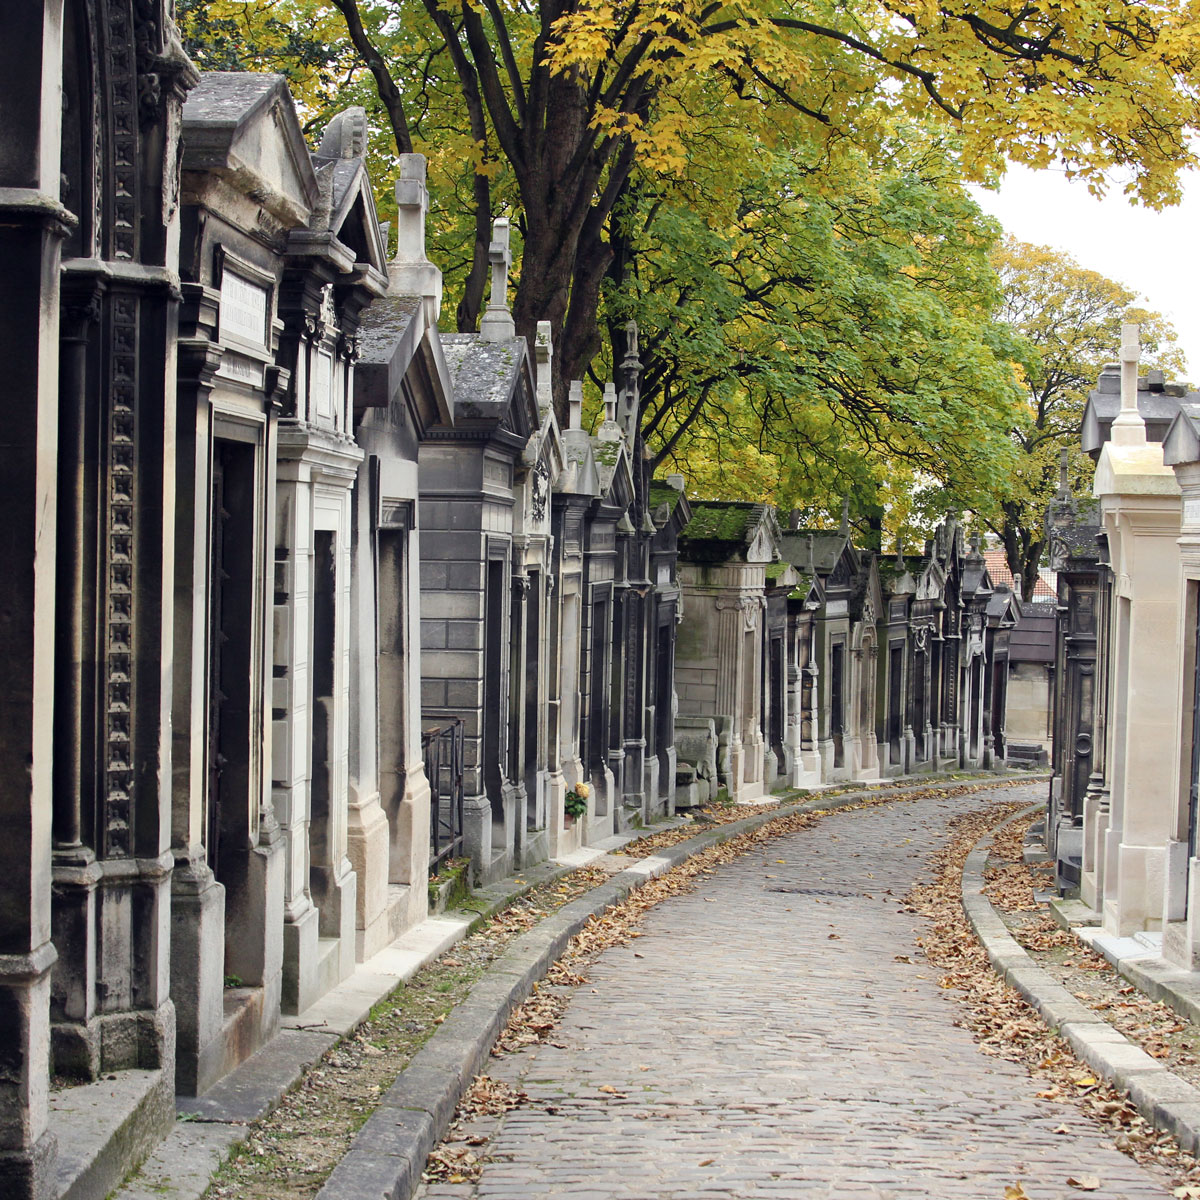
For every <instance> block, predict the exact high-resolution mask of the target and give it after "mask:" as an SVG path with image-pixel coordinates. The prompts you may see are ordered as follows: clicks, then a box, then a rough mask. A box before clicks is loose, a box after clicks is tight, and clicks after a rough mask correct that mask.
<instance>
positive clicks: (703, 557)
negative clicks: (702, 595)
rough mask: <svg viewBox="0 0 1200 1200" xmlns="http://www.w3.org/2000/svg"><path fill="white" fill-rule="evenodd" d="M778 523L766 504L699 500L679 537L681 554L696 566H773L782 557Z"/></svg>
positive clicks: (772, 511) (694, 503) (693, 505)
mask: <svg viewBox="0 0 1200 1200" xmlns="http://www.w3.org/2000/svg"><path fill="white" fill-rule="evenodd" d="M779 544H780V535H779V522H778V520H777V519H776V516H775V510H774V509H773V508H771V507H770V506H769V505H767V504H754V503H751V502H749V501H744V500H736V501H735V500H730V501H724V500H696V501H694V502H693V503H692V519H691V520H690V521H689V522H688V523H687V526H686V527H685V528H684V529H683V531H682V532H681V533H680V535H679V551H680V555H681V557H683V558H686V559H690V560H691V561H693V562H732V561H739V562H763V563H765V562H773V561H774V560H775V559H776V558H778V557H779Z"/></svg>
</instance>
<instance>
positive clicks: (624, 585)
mask: <svg viewBox="0 0 1200 1200" xmlns="http://www.w3.org/2000/svg"><path fill="white" fill-rule="evenodd" d="M0 68H2V69H0V111H3V112H4V114H5V118H6V121H5V132H4V134H3V137H0V289H2V291H3V295H4V297H5V307H4V311H3V313H2V314H0V352H3V355H4V361H5V363H6V370H7V390H6V393H5V395H6V426H5V436H4V438H3V439H0V500H2V501H3V506H4V512H5V521H4V524H3V533H2V535H0V536H2V538H3V545H2V549H3V553H4V562H5V571H4V572H3V575H2V576H0V682H2V684H3V686H2V687H0V695H2V696H3V712H2V716H3V720H2V721H0V817H2V819H3V828H4V833H5V836H4V838H3V840H2V841H0V1039H2V1043H3V1047H4V1049H3V1062H4V1069H3V1070H2V1071H0V1194H2V1195H3V1196H5V1197H12V1198H13V1200H33V1198H35V1197H36V1198H38V1200H45V1198H48V1197H59V1196H65V1195H70V1196H72V1197H102V1196H105V1195H107V1194H108V1193H109V1192H110V1191H111V1190H112V1189H113V1188H114V1187H115V1186H116V1184H117V1183H118V1182H119V1181H120V1179H121V1178H122V1176H123V1175H124V1174H125V1173H126V1172H127V1171H128V1170H129V1169H130V1168H131V1167H132V1166H134V1165H135V1164H136V1162H137V1161H138V1160H139V1159H140V1158H141V1157H144V1155H145V1154H146V1153H147V1152H148V1150H149V1149H150V1148H151V1147H152V1146H153V1144H154V1142H155V1141H156V1139H157V1138H158V1137H160V1136H161V1135H162V1133H163V1132H164V1131H165V1130H167V1129H168V1128H170V1126H171V1124H172V1122H173V1121H174V1119H175V1097H176V1096H189V1097H196V1096H201V1095H203V1093H205V1092H206V1091H207V1090H208V1089H210V1088H211V1087H212V1086H213V1085H214V1084H215V1083H217V1082H218V1081H220V1080H223V1079H227V1078H228V1077H229V1076H230V1074H231V1072H234V1071H235V1070H237V1069H238V1067H239V1065H240V1064H243V1063H245V1062H246V1061H247V1060H250V1059H253V1058H254V1056H255V1055H259V1054H264V1053H266V1054H269V1053H270V1048H271V1045H272V1039H273V1038H275V1036H276V1034H277V1033H278V1031H279V1030H280V1029H281V1028H282V1027H284V1026H285V1025H291V1026H300V1027H303V1026H304V1023H305V1014H306V1013H308V1012H310V1011H311V1010H312V1009H313V1006H314V1005H316V1004H318V1003H319V1002H320V1001H321V998H322V997H323V996H327V995H328V994H329V993H331V992H333V991H334V989H337V988H339V987H342V988H344V987H347V986H354V981H355V980H356V979H359V978H360V973H362V976H364V977H370V978H372V979H375V980H378V979H379V978H381V977H388V976H389V972H390V973H391V976H390V977H393V978H396V979H398V976H397V975H396V974H395V970H394V968H393V967H392V966H391V965H389V964H390V962H391V960H390V959H389V958H388V954H389V949H390V948H391V947H393V946H394V943H395V942H396V939H397V938H399V937H401V936H402V935H403V934H405V933H406V932H407V931H410V930H413V929H414V928H415V927H417V926H419V925H420V924H421V923H422V922H423V921H424V920H425V919H426V917H427V916H428V912H429V896H430V889H429V879H430V874H431V871H437V870H439V869H440V868H441V867H443V866H444V865H445V864H447V863H448V862H450V861H455V862H457V863H459V864H468V865H469V872H468V873H469V875H470V877H471V879H472V880H474V881H476V882H479V881H486V880H492V879H496V878H498V877H500V876H503V875H506V874H511V873H513V872H517V871H520V870H523V869H525V868H527V867H528V866H529V865H531V864H533V863H536V862H538V861H540V860H543V859H545V858H547V857H561V856H563V855H567V854H570V853H571V852H573V851H577V850H579V849H580V848H581V847H583V846H585V845H588V844H590V843H596V842H601V841H603V840H604V839H605V838H609V837H611V836H613V835H614V834H618V833H621V832H623V831H626V830H629V829H631V828H633V827H636V826H639V825H644V824H647V823H650V822H652V821H655V820H657V819H660V818H662V817H664V816H669V815H672V814H673V813H674V812H675V810H676V808H677V806H679V807H691V806H695V805H696V804H699V803H704V802H707V801H712V800H714V799H716V798H718V797H719V796H721V795H722V794H724V795H726V796H728V797H729V798H731V799H733V800H753V799H756V798H763V797H765V796H767V795H768V794H769V793H770V792H772V791H778V790H780V789H783V788H789V787H799V786H816V785H819V784H821V783H823V782H828V781H833V780H850V779H874V778H879V777H881V776H884V775H893V774H899V773H909V772H913V771H917V770H925V769H942V768H945V767H947V766H954V767H960V766H976V765H979V766H993V765H996V766H999V765H1001V764H1002V763H1003V761H1004V728H1003V726H1004V707H1003V700H1002V695H1001V693H1000V692H998V691H997V690H996V686H995V684H994V682H992V681H993V680H994V679H995V678H998V676H995V674H994V671H995V668H996V665H997V664H998V663H999V662H1000V661H1001V656H1002V654H1003V646H1004V636H1005V633H1006V630H1007V628H1008V627H1009V615H1006V614H1008V612H1009V610H1008V609H1007V608H1006V607H1005V606H1004V605H1003V604H1000V605H997V604H995V603H994V601H995V597H996V591H995V589H993V588H992V587H991V585H990V581H989V579H988V576H987V572H986V570H985V569H983V568H982V567H981V565H980V564H981V561H982V560H981V559H980V558H979V556H978V555H977V554H976V552H975V550H974V549H972V550H970V551H969V550H968V549H967V548H966V544H965V543H964V540H963V535H962V532H961V529H960V527H959V524H958V522H957V520H956V519H955V518H953V517H951V518H948V519H947V521H946V522H945V523H944V524H943V526H941V527H940V528H939V530H938V533H937V536H936V537H935V539H934V541H933V542H932V543H931V545H930V546H929V547H927V549H926V553H925V555H924V556H923V557H921V558H916V557H912V556H910V557H908V558H907V559H906V558H904V556H903V555H900V556H898V557H897V559H896V560H895V562H893V561H892V560H891V559H889V560H888V561H887V562H884V561H883V560H882V559H880V558H879V556H878V555H876V554H875V553H873V552H870V551H866V550H861V549H858V548H856V547H855V545H854V544H853V539H852V537H851V535H850V531H849V524H848V518H847V520H844V521H843V523H842V527H841V528H840V530H838V531H836V532H834V531H831V530H824V531H823V530H813V531H806V530H799V529H789V530H786V531H785V530H783V529H781V525H780V520H779V517H778V516H777V514H776V513H775V512H774V510H773V509H771V508H770V507H769V506H766V505H762V504H742V503H736V502H733V503H724V502H719V501H712V500H699V499H695V498H689V497H688V496H687V495H686V493H685V487H684V479H683V477H682V476H679V475H668V476H666V477H665V478H654V477H653V472H652V470H651V458H650V455H649V454H648V452H647V448H646V446H645V443H644V441H643V438H642V432H641V429H640V427H639V411H640V395H641V379H642V371H643V364H642V360H641V356H640V355H641V351H640V348H639V342H638V333H637V328H636V326H635V325H632V324H630V325H629V326H628V327H627V328H626V329H625V330H624V331H623V334H622V333H621V332H620V331H618V333H617V335H616V340H617V341H618V342H619V343H620V344H619V345H618V347H617V357H616V359H615V360H614V371H613V374H614V378H613V380H612V381H611V382H610V383H608V384H607V386H606V387H605V388H604V389H603V395H602V397H599V408H598V410H597V411H596V412H595V415H594V419H592V420H587V419H585V408H586V407H587V406H586V405H585V398H584V392H583V387H582V385H581V384H580V383H578V382H576V383H573V384H569V385H568V387H567V388H563V389H555V388H554V386H553V382H552V372H553V370H554V346H553V337H552V330H551V327H550V325H549V324H548V323H545V322H544V323H542V324H541V325H540V326H538V327H537V329H536V330H533V329H531V330H526V331H518V330H517V329H516V328H515V325H514V322H513V318H512V315H511V313H510V311H509V308H508V289H509V272H510V269H511V267H512V261H511V252H510V242H509V228H508V223H507V221H506V220H503V219H498V220H497V221H496V222H495V223H494V226H493V229H492V234H491V242H490V247H489V250H490V259H491V266H492V280H491V294H490V298H489V303H488V307H487V311H486V313H485V314H484V317H483V321H482V325H481V328H480V329H479V331H478V332H477V333H453V334H451V333H446V332H444V331H443V330H442V329H440V328H439V319H440V316H441V301H442V279H441V274H440V272H439V269H438V267H437V265H436V264H435V263H433V262H431V261H430V260H429V258H428V257H427V254H426V244H425V222H426V218H427V214H428V209H429V203H430V197H429V195H428V192H427V187H426V178H425V160H424V159H423V158H422V157H421V156H420V155H402V156H401V157H400V160H399V164H398V168H399V173H398V178H397V179H396V180H395V197H396V205H397V214H398V215H397V222H396V228H395V230H394V232H392V231H388V230H386V229H384V228H383V227H382V226H381V225H380V222H379V220H378V218H377V213H376V208H375V199H374V196H375V191H374V189H373V186H372V181H371V179H370V177H369V174H368V171H367V167H366V157H365V156H366V137H367V130H366V117H365V113H364V112H363V110H362V109H356V108H350V109H347V110H345V111H344V112H342V113H340V114H338V115H337V116H336V117H335V118H334V119H333V120H332V121H330V122H329V124H328V125H327V127H326V128H325V130H324V132H323V134H322V136H321V138H320V140H319V142H318V143H316V144H315V145H313V144H310V143H309V142H308V140H307V139H306V137H305V134H304V132H303V130H302V127H301V123H300V120H299V118H298V116H297V113H296V109H295V106H294V104H293V102H292V99H291V97H290V95H289V93H288V89H287V86H286V83H285V81H284V79H283V78H282V77H280V76H274V75H249V74H241V73H214V74H207V75H203V76H201V75H200V74H198V73H197V72H196V70H195V69H194V67H193V66H192V64H191V63H190V62H189V61H188V59H187V57H186V55H185V54H184V53H183V51H182V49H181V47H180V44H179V40H178V37H177V34H176V31H175V28H174V25H173V22H172V16H171V6H170V4H169V3H167V0H137V2H136V3H135V2H134V0H32V2H31V3H28V4H25V5H22V6H17V8H15V9H14V10H13V12H12V13H11V14H10V13H8V12H6V13H5V20H4V37H3V38H2V39H0ZM558 390H561V391H562V392H563V393H564V394H566V393H568V392H569V395H570V400H569V403H568V404H567V405H566V407H565V411H563V412H556V411H555V406H554V403H553V400H552V397H553V396H554V395H555V394H556V391H558ZM1180 437H1181V438H1182V434H1181V435H1180ZM1180 445H1181V446H1182V445H1183V442H1182V441H1180ZM1187 452H1190V451H1188V450H1187V449H1186V448H1184V449H1181V450H1180V451H1179V453H1180V454H1184V453H1187ZM1164 478H1165V477H1164ZM1188 611H1191V610H1190V609H1189V610H1188ZM583 783H586V784H588V785H589V787H588V796H587V803H586V810H585V811H584V812H583V813H582V814H580V815H578V816H573V815H571V814H569V813H568V812H567V811H566V798H567V795H568V793H569V792H570V791H571V790H572V789H575V788H576V787H577V786H578V785H580V784H583ZM1168 857H1169V856H1168ZM1171 861H1172V862H1173V861H1174V859H1171ZM464 869H466V868H464ZM1172 878H1174V876H1172ZM334 994H335V995H336V994H337V993H336V992H335V993H334ZM275 1045H278V1043H277V1042H276V1043H275ZM52 1080H53V1081H54V1087H53V1091H52V1090H51V1081H52Z"/></svg>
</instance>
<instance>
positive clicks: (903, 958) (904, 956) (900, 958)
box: [893, 954, 912, 963]
mask: <svg viewBox="0 0 1200 1200" xmlns="http://www.w3.org/2000/svg"><path fill="white" fill-rule="evenodd" d="M893 957H894V958H895V961H896V962H906V963H910V962H912V959H911V958H909V957H908V955H907V954H897V955H894V956H893Z"/></svg>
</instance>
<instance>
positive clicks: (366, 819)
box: [346, 795, 391, 962]
mask: <svg viewBox="0 0 1200 1200" xmlns="http://www.w3.org/2000/svg"><path fill="white" fill-rule="evenodd" d="M346 854H347V856H348V857H349V859H350V866H351V867H352V868H353V870H354V877H355V879H356V880H357V888H356V891H355V929H356V933H355V942H354V950H355V957H356V958H357V959H358V961H359V962H362V961H363V960H364V959H366V958H370V957H371V956H372V955H373V954H377V953H378V952H379V951H380V950H382V949H383V948H384V946H386V945H387V944H388V943H387V931H388V913H387V908H388V883H389V882H390V879H391V876H390V871H389V865H388V819H387V816H386V814H385V813H384V811H383V809H382V808H381V807H380V805H379V797H378V795H373V796H371V797H370V798H368V799H366V800H364V801H361V802H359V803H352V804H351V805H350V811H349V822H348V825H347V829H346Z"/></svg>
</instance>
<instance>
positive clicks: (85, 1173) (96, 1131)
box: [2, 1064, 175, 1200]
mask: <svg viewBox="0 0 1200 1200" xmlns="http://www.w3.org/2000/svg"><path fill="white" fill-rule="evenodd" d="M172 1075H173V1071H172V1069H171V1065H170V1064H168V1065H167V1067H166V1068H165V1069H163V1070H153V1071H146V1070H131V1071H118V1072H117V1073H116V1074H115V1077H108V1078H105V1079H102V1080H100V1081H98V1082H96V1083H85V1084H81V1085H80V1086H79V1087H74V1088H67V1089H66V1090H65V1091H62V1092H56V1093H55V1094H54V1096H53V1097H52V1099H51V1113H50V1129H51V1132H52V1133H53V1134H55V1135H56V1136H57V1138H58V1146H59V1150H58V1162H57V1168H56V1172H55V1174H56V1179H55V1187H56V1189H57V1190H56V1191H55V1192H52V1193H47V1194H48V1195H57V1197H58V1198H59V1200H93V1198H100V1197H104V1196H107V1195H109V1193H110V1192H112V1191H113V1190H114V1189H115V1188H117V1187H118V1186H119V1185H120V1184H121V1182H122V1180H124V1179H125V1178H126V1177H127V1176H128V1175H130V1174H131V1173H132V1172H133V1171H134V1170H136V1169H137V1168H138V1167H139V1166H140V1165H141V1163H142V1161H143V1160H144V1159H145V1158H146V1156H147V1155H148V1154H149V1153H150V1151H151V1150H153V1149H154V1147H155V1146H156V1145H157V1144H158V1143H159V1142H160V1141H162V1139H163V1138H164V1137H166V1136H167V1134H168V1133H170V1132H171V1129H172V1127H173V1126H174V1124H175V1095H174V1088H173V1087H172V1086H171V1079H172ZM2 1194H3V1195H4V1196H5V1197H7V1196H9V1195H10V1194H11V1193H9V1192H7V1191H5V1192H3V1193H2Z"/></svg>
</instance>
